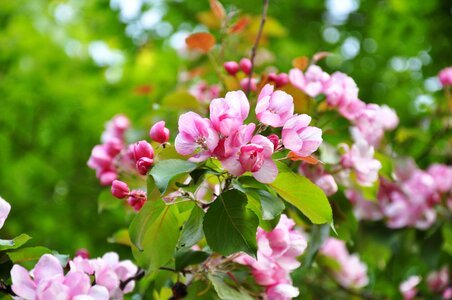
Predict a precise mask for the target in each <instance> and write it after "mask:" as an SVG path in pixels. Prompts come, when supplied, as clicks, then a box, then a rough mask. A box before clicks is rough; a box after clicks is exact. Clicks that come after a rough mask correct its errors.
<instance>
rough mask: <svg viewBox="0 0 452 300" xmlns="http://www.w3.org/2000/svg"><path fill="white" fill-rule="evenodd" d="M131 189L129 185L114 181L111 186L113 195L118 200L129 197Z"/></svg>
mask: <svg viewBox="0 0 452 300" xmlns="http://www.w3.org/2000/svg"><path fill="white" fill-rule="evenodd" d="M129 192H130V191H129V187H128V186H127V183H125V182H122V181H119V180H114V181H113V183H112V184H111V193H112V195H113V196H115V197H116V198H118V199H123V198H125V197H127V196H128V195H129Z"/></svg>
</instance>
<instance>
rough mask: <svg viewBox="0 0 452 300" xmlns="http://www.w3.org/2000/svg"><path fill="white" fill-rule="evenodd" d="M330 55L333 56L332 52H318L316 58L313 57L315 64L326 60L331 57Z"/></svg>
mask: <svg viewBox="0 0 452 300" xmlns="http://www.w3.org/2000/svg"><path fill="white" fill-rule="evenodd" d="M330 55H331V53H330V52H318V53H316V54H314V56H313V57H312V59H313V60H314V61H315V62H318V61H319V60H322V59H324V58H325V57H327V56H330Z"/></svg>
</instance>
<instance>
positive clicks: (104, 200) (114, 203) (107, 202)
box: [97, 189, 121, 213]
mask: <svg viewBox="0 0 452 300" xmlns="http://www.w3.org/2000/svg"><path fill="white" fill-rule="evenodd" d="M119 205H121V200H120V199H117V198H115V197H114V196H113V195H112V194H111V191H110V189H108V190H104V191H102V192H101V193H100V195H99V197H98V198H97V211H98V213H101V212H102V211H104V210H110V209H115V208H117V207H119Z"/></svg>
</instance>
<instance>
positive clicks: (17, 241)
mask: <svg viewBox="0 0 452 300" xmlns="http://www.w3.org/2000/svg"><path fill="white" fill-rule="evenodd" d="M30 239H31V237H30V236H29V235H27V234H25V233H22V234H21V235H19V236H16V237H15V238H14V239H12V240H0V251H5V250H12V249H17V248H19V247H20V246H22V245H24V244H25V243H26V242H28V241H29V240H30Z"/></svg>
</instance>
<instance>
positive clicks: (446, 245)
mask: <svg viewBox="0 0 452 300" xmlns="http://www.w3.org/2000/svg"><path fill="white" fill-rule="evenodd" d="M442 234H443V240H444V242H443V248H442V249H443V251H444V252H447V253H449V254H450V255H452V224H451V223H445V224H444V226H443V228H442Z"/></svg>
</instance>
